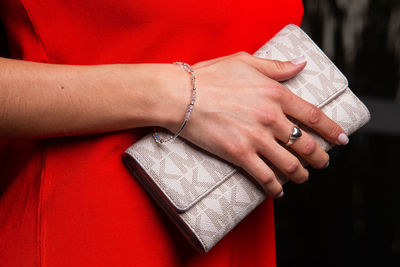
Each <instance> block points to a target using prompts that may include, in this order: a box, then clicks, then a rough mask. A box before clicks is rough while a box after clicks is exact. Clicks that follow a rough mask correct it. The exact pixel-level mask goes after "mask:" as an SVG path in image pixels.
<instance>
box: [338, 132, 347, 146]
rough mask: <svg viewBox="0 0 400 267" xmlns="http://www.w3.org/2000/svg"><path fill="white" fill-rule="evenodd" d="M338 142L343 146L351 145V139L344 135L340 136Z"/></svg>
mask: <svg viewBox="0 0 400 267" xmlns="http://www.w3.org/2000/svg"><path fill="white" fill-rule="evenodd" d="M338 141H339V143H340V144H341V145H347V144H348V143H349V138H348V137H347V135H345V134H344V133H341V134H339V137H338Z"/></svg>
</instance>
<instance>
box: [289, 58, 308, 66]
mask: <svg viewBox="0 0 400 267" xmlns="http://www.w3.org/2000/svg"><path fill="white" fill-rule="evenodd" d="M290 62H291V63H292V64H294V65H299V64H301V63H303V62H306V57H305V56H301V57H297V58H294V59H292V60H291V61H290Z"/></svg>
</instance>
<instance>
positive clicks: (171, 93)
mask: <svg viewBox="0 0 400 267" xmlns="http://www.w3.org/2000/svg"><path fill="white" fill-rule="evenodd" d="M166 65H167V66H165V70H164V71H162V72H160V73H159V76H158V77H159V79H158V84H159V88H160V92H159V93H160V97H159V103H158V106H159V108H158V112H159V118H160V121H159V125H158V126H161V127H163V128H166V129H168V130H169V131H171V132H172V133H176V132H177V131H178V130H179V128H180V127H181V125H182V123H183V122H184V120H185V116H186V112H187V110H188V106H189V104H190V102H191V98H192V89H193V86H192V82H191V79H192V77H191V75H190V74H189V73H187V71H186V70H185V69H183V68H182V67H181V66H177V65H173V64H166Z"/></svg>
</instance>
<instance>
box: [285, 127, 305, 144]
mask: <svg viewBox="0 0 400 267" xmlns="http://www.w3.org/2000/svg"><path fill="white" fill-rule="evenodd" d="M301 135H302V132H301V130H300V128H299V127H297V126H293V131H292V133H291V134H290V135H289V142H287V144H286V145H288V146H290V145H293V143H294V142H295V141H296V140H297V139H298V138H299V137H300V136H301Z"/></svg>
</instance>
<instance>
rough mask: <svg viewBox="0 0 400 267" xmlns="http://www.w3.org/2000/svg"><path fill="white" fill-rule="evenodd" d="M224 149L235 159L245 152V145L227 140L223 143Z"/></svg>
mask: <svg viewBox="0 0 400 267" xmlns="http://www.w3.org/2000/svg"><path fill="white" fill-rule="evenodd" d="M224 150H225V152H226V153H227V154H228V155H231V156H233V157H234V158H236V159H239V158H240V157H243V156H244V155H246V154H247V152H246V151H247V149H246V147H245V146H244V145H243V144H241V143H235V142H228V143H226V144H225V147H224Z"/></svg>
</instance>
